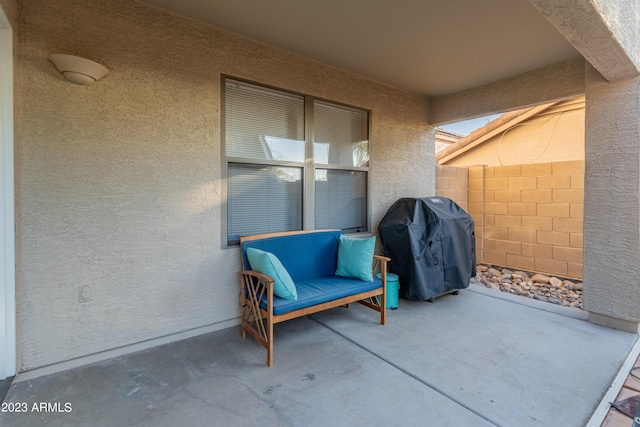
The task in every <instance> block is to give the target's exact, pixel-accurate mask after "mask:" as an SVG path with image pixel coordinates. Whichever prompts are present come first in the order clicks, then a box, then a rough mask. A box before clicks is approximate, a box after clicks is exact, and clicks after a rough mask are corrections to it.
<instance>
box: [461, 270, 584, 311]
mask: <svg viewBox="0 0 640 427" xmlns="http://www.w3.org/2000/svg"><path fill="white" fill-rule="evenodd" d="M476 270H477V273H476V277H475V280H474V279H472V281H475V282H476V283H477V284H480V285H482V286H484V287H486V288H489V289H495V290H497V291H501V292H507V293H510V294H514V295H520V296H523V297H526V298H533V299H536V300H539V301H545V302H549V303H551V304H557V305H562V306H565V307H575V308H579V309H582V282H573V281H571V280H567V279H561V278H558V277H554V276H546V275H544V274H540V273H530V272H524V271H514V270H509V269H506V268H500V267H492V266H488V265H478V266H477V268H476Z"/></svg>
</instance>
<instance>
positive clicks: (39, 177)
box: [3, 0, 435, 371]
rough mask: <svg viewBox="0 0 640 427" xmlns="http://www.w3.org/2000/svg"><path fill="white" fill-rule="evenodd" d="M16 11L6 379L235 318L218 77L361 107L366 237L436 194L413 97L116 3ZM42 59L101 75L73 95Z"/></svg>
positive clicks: (426, 133)
mask: <svg viewBox="0 0 640 427" xmlns="http://www.w3.org/2000/svg"><path fill="white" fill-rule="evenodd" d="M5 2H6V0H3V4H4V3H5ZM19 6H20V7H19V34H20V37H19V44H20V46H19V47H20V57H19V62H18V68H19V73H18V76H19V78H18V79H17V81H16V91H17V92H19V96H18V97H17V99H18V100H19V101H18V102H19V105H18V115H17V117H18V120H17V124H16V126H17V133H16V186H17V196H16V197H17V215H16V218H17V240H18V242H17V246H18V248H17V252H18V253H17V264H18V265H17V316H18V322H17V324H18V331H17V332H18V346H19V354H18V356H19V370H20V371H26V370H30V369H34V368H37V367H41V366H45V365H49V364H55V363H57V362H61V361H65V360H70V359H73V358H77V357H81V356H85V355H90V354H95V353H99V352H102V351H105V350H109V349H114V348H118V347H122V346H127V345H129V344H133V343H137V342H141V341H145V340H149V339H154V338H158V337H163V336H167V335H170V334H173V333H177V332H181V331H188V330H191V329H195V328H201V327H206V326H211V325H213V326H214V327H215V325H216V324H221V322H227V323H228V321H230V320H231V321H233V320H234V319H236V318H237V317H238V315H239V309H238V279H237V277H236V275H235V272H236V271H237V270H238V268H237V266H238V264H239V253H238V249H237V248H231V249H223V248H222V243H221V240H222V236H221V233H222V230H221V222H220V221H221V216H222V209H223V208H224V204H223V199H222V196H221V194H222V186H223V185H224V180H223V177H222V176H221V152H220V151H221V150H220V138H221V135H220V109H221V105H220V84H221V75H222V74H227V75H231V76H234V77H239V78H245V79H250V80H253V81H256V82H260V83H264V84H268V85H273V86H276V87H280V88H284V89H289V90H293V91H298V92H301V93H307V94H310V95H315V96H319V97H322V98H326V99H330V100H333V101H337V102H342V103H346V104H350V105H354V106H357V107H361V108H365V109H370V110H371V118H372V125H371V138H370V139H371V155H372V160H371V176H370V179H371V185H370V194H371V196H370V200H371V204H372V218H373V228H374V229H375V227H376V226H377V223H378V221H379V220H380V218H381V217H382V216H383V215H384V213H385V211H386V209H387V208H388V206H389V205H390V204H391V203H393V202H394V201H395V199H397V198H398V197H402V196H424V195H432V194H434V191H435V178H434V160H433V154H432V153H433V152H434V147H433V145H434V139H435V131H434V129H433V128H431V127H430V126H428V125H427V118H428V113H429V111H428V101H427V100H426V99H424V98H423V97H421V96H418V95H413V94H409V93H406V92H402V91H398V90H395V89H393V88H390V87H388V86H385V85H381V84H377V83H375V82H372V81H370V80H366V79H364V78H360V77H358V76H355V75H353V74H349V73H346V72H343V71H340V70H337V69H334V68H331V67H327V66H324V65H322V64H319V63H316V62H314V61H311V60H307V59H304V58H301V57H298V56H295V55H292V54H289V53H287V52H283V51H280V50H277V49H274V48H271V47H268V46H265V45H261V44H258V43H255V42H252V41H250V40H247V39H244V38H241V37H236V36H234V35H232V34H230V33H228V32H224V31H219V30H217V29H214V28H211V27H207V26H205V25H201V24H198V23H195V22H192V21H189V20H186V19H182V18H180V17H176V16H175V15H171V14H168V13H165V12H163V11H161V10H158V9H155V8H152V7H148V6H146V5H144V4H141V3H136V2H133V1H130V0H116V1H112V0H61V1H55V2H52V1H48V0H21V1H20V5H19ZM50 53H71V54H77V55H80V56H85V57H87V58H90V59H92V60H95V61H98V62H100V63H102V64H103V65H105V66H106V67H107V68H108V69H109V70H110V73H109V74H108V75H107V76H106V77H105V78H104V79H103V80H101V81H100V82H98V83H96V84H94V85H92V86H78V85H73V84H71V83H69V82H67V81H66V80H65V79H64V78H63V77H62V75H60V74H59V73H58V72H57V70H56V69H55V68H54V66H53V65H52V64H51V63H50V62H49V60H48V59H47V56H48V55H49V54H50Z"/></svg>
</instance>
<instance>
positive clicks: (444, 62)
mask: <svg viewBox="0 0 640 427" xmlns="http://www.w3.org/2000/svg"><path fill="white" fill-rule="evenodd" d="M143 1H144V2H145V3H148V4H152V5H155V6H157V7H160V8H163V9H166V10H169V11H172V12H174V13H177V14H179V15H183V16H186V17H189V18H191V19H194V20H198V21H201V22H205V23H207V24H210V25H212V26H215V27H218V28H221V29H224V30H227V31H230V32H233V33H236V34H239V35H242V36H244V37H247V38H249V39H253V40H256V41H259V42H262V43H265V44H268V45H271V46H275V47H277V48H281V49H283V50H286V51H289V52H293V53H296V54H299V55H302V56H305V57H308V58H311V59H314V60H317V61H319V62H322V63H325V64H329V65H333V66H335V67H338V68H341V69H345V70H348V71H351V72H354V73H356V74H359V75H363V76H366V77H369V78H371V79H373V80H376V81H379V82H382V83H385V84H388V85H391V86H394V87H397V88H400V89H405V90H409V91H412V92H416V93H421V94H424V95H426V96H429V97H431V98H432V99H433V100H434V101H433V102H432V106H433V108H432V116H431V117H430V118H429V121H430V123H431V124H436V125H437V124H443V123H447V122H451V121H456V120H461V119H465V118H471V117H477V116H481V115H485V114H490V113H496V112H504V111H507V110H510V109H516V108H522V107H524V106H531V105H536V104H540V103H545V102H549V101H553V100H558V99H563V98H568V97H572V96H577V95H581V94H583V93H584V87H583V83H584V66H585V59H586V60H587V61H588V62H589V63H590V64H591V65H592V66H593V67H594V68H595V69H596V70H598V71H599V72H600V73H601V74H602V75H603V76H604V77H605V78H607V79H608V80H610V81H617V80H621V79H625V78H629V77H634V76H637V75H639V74H640V71H639V66H638V63H639V62H640V61H639V58H638V56H640V54H639V53H638V50H637V48H636V47H635V46H636V42H637V41H636V40H635V39H634V38H633V37H630V36H629V35H628V33H625V25H626V24H629V25H631V27H633V25H634V24H633V22H631V21H629V20H633V19H635V17H637V14H636V13H635V12H633V10H631V9H633V4H632V3H633V2H634V1H635V0H625V1H624V2H621V3H619V4H616V5H614V6H615V7H607V8H604V9H603V8H602V7H601V6H599V5H598V2H592V1H589V0H578V1H571V2H568V1H567V0H489V1H482V2H478V1H476V0H400V1H394V2H390V1H386V0H375V1H370V2H344V1H342V0H326V1H323V2H302V3H301V2H299V1H296V0H272V1H269V2H264V1H261V0H246V1H243V2H241V3H238V2H228V1H224V0H143ZM627 21H629V22H627ZM521 76H524V77H521ZM541 78H542V79H543V80H545V79H547V80H550V81H559V82H560V83H558V84H555V85H552V87H550V88H549V90H548V91H547V92H548V93H544V94H538V89H533V90H531V89H532V88H531V87H530V85H529V83H530V82H532V81H535V82H536V86H538V87H539V81H540V79H541ZM503 81H504V82H506V84H505V85H502V84H501V82H503ZM496 82H500V84H499V86H496ZM479 88H481V89H479ZM485 88H487V89H488V90H484V89H485ZM522 88H524V90H523V89H522ZM496 90H499V91H501V92H503V93H504V92H508V91H515V92H516V93H518V95H521V94H522V93H524V92H527V93H529V94H532V95H531V96H530V98H531V99H529V100H525V101H526V103H527V105H523V103H522V102H523V101H522V98H521V97H519V99H518V101H517V102H514V103H513V105H512V104H511V103H509V102H508V99H509V97H508V96H506V97H505V96H500V97H496V98H497V99H500V100H501V101H500V102H499V103H497V104H495V105H493V104H491V103H487V100H486V99H478V98H477V94H478V93H484V94H486V93H494V94H495V93H496ZM552 93H553V95H551V94H552ZM450 97H451V98H450ZM460 97H464V98H465V99H467V98H468V99H470V100H471V101H472V102H470V105H472V106H473V107H472V108H470V109H469V110H468V111H456V112H455V113H454V112H452V111H450V110H449V106H448V105H449V104H454V105H457V106H458V107H459V106H460ZM505 100H506V101H505ZM478 104H482V105H483V107H482V108H479V107H478Z"/></svg>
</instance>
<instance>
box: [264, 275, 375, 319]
mask: <svg viewBox="0 0 640 427" xmlns="http://www.w3.org/2000/svg"><path fill="white" fill-rule="evenodd" d="M295 283H296V290H297V291H298V300H297V301H287V300H284V299H282V298H278V297H276V296H274V297H273V314H275V315H279V314H284V313H288V312H290V311H294V310H298V309H301V308H306V307H310V306H313V305H317V304H322V303H324V302H328V301H333V300H335V299H338V298H342V297H346V296H349V295H355V294H358V293H360V292H367V291H372V290H374V289H377V288H381V287H382V281H381V280H380V279H376V280H374V281H373V282H364V281H362V280H358V279H351V278H348V277H341V276H328V277H319V278H316V279H309V280H300V281H297V282H295ZM260 307H261V308H262V309H263V310H266V309H267V297H266V296H264V297H263V298H262V302H261V304H260Z"/></svg>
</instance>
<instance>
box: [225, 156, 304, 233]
mask: <svg viewBox="0 0 640 427" xmlns="http://www.w3.org/2000/svg"><path fill="white" fill-rule="evenodd" d="M227 196H228V198H227V212H228V214H227V217H228V218H227V241H228V244H237V243H238V241H239V239H240V236H247V235H251V234H260V233H270V232H278V231H292V230H301V229H302V170H301V169H300V168H290V167H280V166H260V165H247V164H236V163H231V164H229V166H228V168H227Z"/></svg>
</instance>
